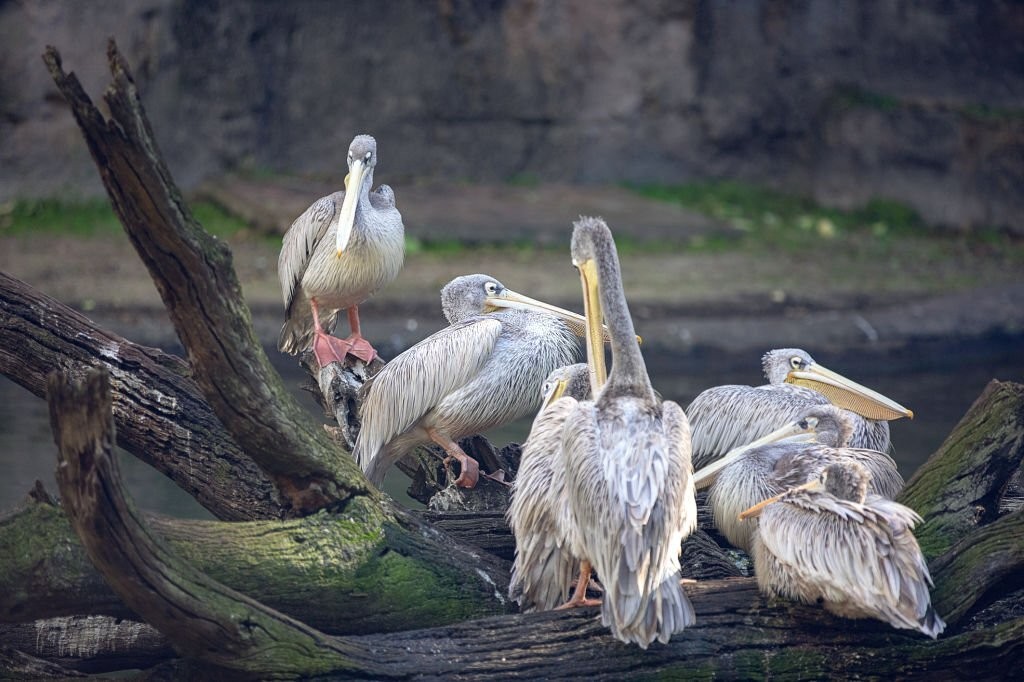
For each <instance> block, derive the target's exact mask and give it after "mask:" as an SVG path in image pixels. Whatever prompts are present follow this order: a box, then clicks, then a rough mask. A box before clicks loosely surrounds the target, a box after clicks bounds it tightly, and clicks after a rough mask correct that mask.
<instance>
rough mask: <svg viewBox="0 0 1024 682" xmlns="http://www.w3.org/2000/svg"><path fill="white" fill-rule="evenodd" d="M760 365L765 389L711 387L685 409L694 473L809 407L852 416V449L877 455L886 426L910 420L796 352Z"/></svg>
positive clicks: (884, 448) (884, 443)
mask: <svg viewBox="0 0 1024 682" xmlns="http://www.w3.org/2000/svg"><path fill="white" fill-rule="evenodd" d="M762 365H763V367H764V375H765V378H766V379H768V385H766V386H758V387H756V388H755V387H752V386H737V385H728V386H715V387H714V388H709V389H707V390H706V391H704V392H703V393H701V394H700V395H698V396H697V397H696V398H694V399H693V402H692V403H690V406H689V407H687V408H686V414H687V415H689V417H690V426H691V428H692V429H693V466H694V468H695V469H700V468H701V467H704V466H706V465H707V464H709V463H710V462H712V461H714V460H716V459H718V458H719V457H721V456H722V455H724V454H725V453H727V452H729V451H730V450H732V449H733V448H737V447H740V446H742V445H746V444H747V443H751V442H753V441H755V440H757V439H758V438H761V437H762V436H764V435H767V434H768V433H771V432H772V431H773V430H774V429H777V428H779V427H780V426H782V425H783V424H785V423H787V422H790V421H792V420H793V419H795V418H796V417H797V415H799V414H800V412H802V411H803V410H804V409H806V408H808V407H811V406H812V405H826V404H828V403H830V402H831V403H832V404H833V405H836V406H838V407H841V408H843V409H845V410H848V411H849V412H851V415H850V416H851V418H852V419H853V437H852V440H851V441H850V445H851V446H852V447H856V448H867V449H869V450H880V451H881V452H888V451H889V446H890V442H889V424H888V423H887V422H886V421H885V420H889V419H899V418H900V417H910V418H913V416H914V413H913V412H911V411H910V410H908V409H907V408H905V407H903V406H902V405H900V404H899V403H896V402H894V401H892V400H890V399H889V398H886V397H885V396H883V395H881V394H879V393H876V392H874V391H872V390H871V389H869V388H865V387H864V386H861V385H860V384H858V383H855V382H853V381H850V380H849V379H847V378H846V377H844V376H842V375H841V374H837V373H836V372H833V371H832V370H830V369H827V368H825V367H822V366H821V365H819V364H818V363H816V362H815V361H814V359H813V358H811V356H810V355H808V354H807V352H806V351H803V350H800V349H799V348H780V349H777V350H772V351H768V352H767V353H765V356H764V358H763V360H762Z"/></svg>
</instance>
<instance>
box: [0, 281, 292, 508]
mask: <svg viewBox="0 0 1024 682" xmlns="http://www.w3.org/2000/svg"><path fill="white" fill-rule="evenodd" d="M94 367H106V368H107V370H108V371H109V372H110V377H111V385H112V388H113V393H114V421H115V423H116V424H117V442H118V445H120V446H121V447H123V448H124V449H125V450H128V451H129V452H130V453H132V454H133V455H135V456H136V457H138V458H139V459H141V460H142V461H144V462H146V463H147V464H149V465H151V466H153V467H154V468H156V469H157V470H158V471H160V472H161V473H163V474H164V475H166V476H167V477H169V478H170V479H171V480H173V481H174V482H175V483H177V484H178V485H179V486H180V487H181V488H182V489H183V490H184V491H185V492H187V493H189V494H190V495H192V497H194V498H195V499H196V500H197V501H198V502H199V503H200V504H201V505H203V506H204V507H205V508H206V509H208V510H210V512H212V513H213V514H214V515H215V516H216V517H218V518H220V519H223V520H251V519H269V518H280V517H281V515H282V509H281V505H280V503H279V502H278V501H277V500H276V498H275V492H276V491H275V489H274V486H273V485H272V484H271V482H270V481H269V480H268V479H267V477H266V476H265V475H264V474H263V472H262V471H260V469H259V468H258V467H257V466H256V465H255V464H253V462H252V460H251V459H249V458H248V457H247V456H246V455H245V454H244V453H243V452H242V451H241V450H240V449H239V448H238V446H237V445H235V442H234V440H232V438H231V435H230V434H228V432H227V431H225V430H224V427H223V425H222V424H221V423H220V421H219V420H218V419H217V418H216V416H215V415H214V414H213V413H212V412H211V410H210V405H209V403H207V402H206V399H205V398H203V396H202V394H201V393H200V392H199V388H198V387H197V386H196V385H195V382H194V381H193V380H192V377H191V370H190V368H189V366H188V363H186V362H185V361H183V360H182V359H181V358H179V357H177V356H174V355H169V354H167V353H164V352H162V351H160V350H158V349H156V348H146V347H145V346H140V345H137V344H134V343H132V342H131V341H128V340H127V339H125V338H123V337H121V336H118V335H117V334H112V333H110V332H108V331H105V330H103V329H101V328H100V327H97V326H96V325H95V324H94V323H93V322H92V321H91V320H89V319H88V318H86V317H85V316H83V315H81V314H79V313H78V312H76V311H74V310H72V309H71V308H68V307H67V306H65V305H64V304H62V303H60V302H59V301H57V300H55V299H53V298H50V297H49V296H47V295H46V294H43V293H42V292H39V291H36V290H35V289H33V288H32V287H30V286H29V285H27V284H25V283H24V282H21V281H19V280H17V279H14V278H13V277H9V276H7V275H5V274H3V273H0V373H2V374H4V375H5V376H7V377H9V378H11V379H13V380H14V381H15V382H17V383H18V384H20V385H21V386H23V387H24V388H26V389H28V390H29V391H31V392H32V393H34V394H35V395H37V396H39V397H40V398H44V397H45V395H46V376H47V375H48V374H49V373H50V372H52V371H53V370H55V369H59V370H61V371H64V372H67V373H68V375H69V376H71V377H73V378H79V379H80V378H81V377H82V376H84V374H85V372H86V371H87V370H88V369H90V368H94Z"/></svg>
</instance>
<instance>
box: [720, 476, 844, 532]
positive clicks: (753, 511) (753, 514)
mask: <svg viewBox="0 0 1024 682" xmlns="http://www.w3.org/2000/svg"><path fill="white" fill-rule="evenodd" d="M823 489H824V486H823V485H822V484H821V480H820V479H818V478H813V479H811V480H810V481H807V483H804V484H803V485H798V486H797V487H795V488H790V489H789V490H787V491H786V492H784V493H782V494H780V495H776V496H775V497H769V498H768V499H767V500H763V501H761V502H758V503H757V504H755V505H754V506H753V507H751V508H750V509H747V510H744V511H741V512H740V521H743V520H746V519H754V518H757V517H758V516H760V515H761V512H763V511H764V509H765V507H767V506H768V505H769V504H774V503H775V502H778V501H779V500H781V499H782V498H783V497H786V496H787V495H789V494H791V493H793V492H796V491H797V490H823Z"/></svg>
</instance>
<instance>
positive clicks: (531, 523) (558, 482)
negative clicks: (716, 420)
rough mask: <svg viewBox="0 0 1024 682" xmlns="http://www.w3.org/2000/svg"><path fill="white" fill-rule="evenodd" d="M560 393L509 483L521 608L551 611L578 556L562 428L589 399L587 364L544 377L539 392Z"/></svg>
mask: <svg viewBox="0 0 1024 682" xmlns="http://www.w3.org/2000/svg"><path fill="white" fill-rule="evenodd" d="M555 390H560V391H561V392H560V397H558V398H557V399H555V400H554V401H553V402H551V403H549V404H546V405H545V406H543V407H541V410H540V412H539V413H538V414H537V417H536V419H534V421H533V427H532V428H531V429H530V436H529V437H528V438H527V439H526V443H524V445H523V455H522V458H521V459H520V462H519V471H518V472H517V473H516V478H515V480H514V481H513V482H512V496H511V500H510V501H509V507H508V512H507V513H506V517H507V518H508V522H509V527H510V528H511V529H512V534H513V535H514V536H515V538H516V554H515V560H514V561H513V562H512V578H511V580H510V582H509V588H508V593H509V596H510V597H511V598H512V599H514V600H515V601H517V602H518V603H519V605H520V607H521V608H522V610H523V611H524V612H530V611H538V610H541V611H543V610H548V609H553V608H555V607H556V606H558V605H559V604H562V603H563V602H565V600H566V599H568V593H569V590H570V588H571V587H572V581H573V577H574V576H575V575H576V573H577V572H578V570H579V559H578V558H577V557H575V556H574V555H573V554H572V551H571V548H570V546H569V533H570V529H571V524H572V510H571V508H570V506H569V497H568V491H567V489H566V480H565V457H564V455H563V453H562V430H563V429H564V427H565V424H566V419H567V418H568V417H569V415H571V414H572V413H573V411H574V410H575V409H576V406H577V404H578V402H579V401H580V400H586V399H589V398H590V396H591V392H590V377H589V375H588V372H587V365H586V364H583V363H578V364H575V365H569V366H567V367H559V368H557V369H555V370H554V371H553V372H551V374H550V375H548V378H547V381H545V382H544V389H543V391H542V393H543V394H544V395H545V397H547V396H548V395H550V394H551V393H552V392H554V391H555Z"/></svg>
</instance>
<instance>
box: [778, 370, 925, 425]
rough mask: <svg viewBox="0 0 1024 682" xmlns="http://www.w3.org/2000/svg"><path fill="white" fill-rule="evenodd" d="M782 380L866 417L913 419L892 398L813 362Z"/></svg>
mask: <svg viewBox="0 0 1024 682" xmlns="http://www.w3.org/2000/svg"><path fill="white" fill-rule="evenodd" d="M786 382H787V383H790V384H795V385H797V386H803V387H805V388H810V389H813V390H815V391H817V392H819V393H821V394H822V395H824V396H825V397H826V398H828V400H829V402H831V403H832V404H833V405H835V406H836V407H841V408H843V409H844V410H850V411H851V412H856V413H857V414H859V415H861V416H862V417H867V418H868V419H879V420H891V419H899V418H900V417H908V418H910V419H913V418H914V413H913V412H912V411H911V410H908V409H907V408H905V407H903V406H902V405H900V404H899V403H897V402H896V401H894V400H890V399H889V398H886V397H885V396H884V395H882V394H881V393H876V392H875V391H872V390H871V389H870V388H867V387H866V386H861V385H860V384H858V383H857V382H855V381H850V380H849V379H847V378H846V377H844V376H843V375H842V374H839V373H838V372H833V371H832V370H830V369H828V368H826V367H822V366H821V365H819V364H817V363H815V364H812V365H811V366H809V367H808V368H807V369H805V370H793V371H791V372H790V373H789V375H788V376H787V377H786Z"/></svg>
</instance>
